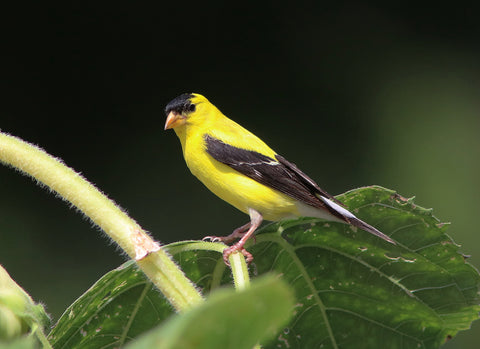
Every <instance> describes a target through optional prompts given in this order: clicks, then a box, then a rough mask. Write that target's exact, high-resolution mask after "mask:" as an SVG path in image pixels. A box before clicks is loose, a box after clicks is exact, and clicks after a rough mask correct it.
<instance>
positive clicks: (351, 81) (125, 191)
mask: <svg viewBox="0 0 480 349" xmlns="http://www.w3.org/2000/svg"><path fill="white" fill-rule="evenodd" d="M472 3H473V2H472ZM479 9H480V8H479V6H478V5H476V6H472V5H467V3H465V4H464V3H462V2H461V1H459V2H458V1H457V2H455V3H448V2H434V3H432V4H427V3H419V2H412V3H410V4H409V3H408V2H401V3H398V2H391V3H390V2H380V1H379V2H374V1H356V2H353V1H352V2H338V3H337V2H335V3H334V2H331V1H316V2H293V1H292V2H286V1H277V2H274V1H264V2H248V1H247V2H225V1H218V2H214V1H210V2H192V3H190V2H188V1H181V2H167V3H162V2H156V3H155V4H145V3H143V4H140V3H134V2H121V1H119V2H115V3H114V4H109V3H108V2H105V3H103V2H95V3H93V2H92V3H91V4H90V5H89V3H88V2H77V3H76V4H73V3H61V4H60V3H55V4H48V3H43V2H42V3H40V2H32V3H30V4H29V3H24V2H22V3H20V2H18V5H13V4H10V5H9V7H8V8H7V7H5V5H2V9H1V11H0V33H1V34H0V35H1V41H0V47H1V55H0V101H1V103H0V129H2V131H4V132H8V133H10V134H13V135H16V136H19V137H21V138H23V139H25V140H28V141H30V142H32V143H35V144H37V145H39V146H41V147H42V148H44V149H45V150H47V151H48V152H49V153H51V154H53V155H55V156H57V157H60V158H62V159H63V160H64V161H65V162H66V163H67V164H68V165H69V166H71V167H73V168H74V169H76V170H77V171H80V172H81V173H82V174H83V175H84V176H85V177H87V178H88V179H89V180H90V181H92V182H93V183H95V184H96V185H97V186H98V187H99V188H100V189H101V190H102V191H104V192H105V193H107V194H108V195H109V196H110V197H111V198H113V199H114V200H115V201H116V202H117V203H119V204H120V205H121V206H122V207H123V208H125V209H126V210H127V211H128V212H129V213H130V214H131V216H133V217H134V218H135V219H136V220H137V221H138V222H139V223H140V224H141V225H142V226H143V227H144V228H145V229H147V230H149V231H150V232H152V234H153V235H154V236H155V238H156V239H158V240H160V241H162V242H165V243H167V242H172V241H177V240H181V239H195V238H201V237H202V236H204V235H207V234H209V235H210V234H213V235H215V234H219V235H221V234H225V233H228V232H229V231H230V230H231V229H232V228H234V227H237V226H239V225H240V224H243V223H244V222H245V221H246V220H247V217H246V216H245V215H243V214H242V213H239V212H237V211H236V210H235V209H234V208H232V207H230V206H228V205H227V204H225V203H223V202H222V201H220V200H219V199H217V198H215V197H214V196H213V195H212V194H211V193H209V192H208V191H207V190H206V189H204V188H203V187H202V185H201V184H200V183H199V182H197V180H196V179H195V178H193V177H192V176H191V175H190V173H189V172H188V170H187V168H186V166H185V164H184V162H183V159H182V157H181V150H180V144H179V142H178V140H177V138H176V136H175V135H174V133H173V131H169V132H164V131H163V124H164V120H165V115H164V112H163V109H164V106H165V104H166V103H167V102H168V101H169V100H171V99H172V98H174V97H176V96H177V95H179V94H181V93H183V92H199V93H202V94H205V95H206V96H207V97H208V98H209V99H210V100H211V101H212V102H213V103H214V104H216V105H217V106H218V107H219V108H220V109H221V110H222V111H224V113H226V114H227V115H228V116H230V117H231V118H233V119H235V120H236V121H238V122H239V123H240V124H242V125H244V126H245V127H247V128H248V129H250V130H252V131H254V132H255V133H256V134H257V135H259V136H260V137H262V138H263V139H264V140H266V141H267V142H268V143H269V144H270V145H271V146H272V147H273V148H274V149H275V150H276V151H277V152H279V153H281V154H282V155H283V156H285V157H286V158H287V159H290V160H291V161H294V162H295V163H297V165H299V166H300V167H301V168H302V169H303V170H304V171H305V172H306V173H308V174H309V175H310V176H311V177H313V178H314V179H316V180H317V181H318V182H319V183H320V185H321V186H322V187H324V188H325V189H326V190H328V191H329V192H331V193H332V194H338V193H341V192H344V191H346V190H349V189H352V188H355V187H359V186H364V185H370V184H378V185H382V186H385V187H387V188H390V189H394V190H397V191H398V192H399V193H400V194H401V195H403V196H407V197H410V196H416V202H417V204H419V205H421V206H425V207H433V208H434V213H435V215H436V216H437V217H438V218H439V219H440V220H442V221H447V222H451V223H452V224H451V227H450V230H449V233H450V235H451V236H452V238H453V239H454V240H455V241H456V242H457V243H459V244H461V245H462V249H461V250H462V252H464V253H466V254H469V255H472V257H471V258H470V259H469V261H470V262H471V263H472V264H473V265H475V266H477V267H479V266H480V249H479V243H480V235H479V234H478V221H477V218H478V216H479V208H480V207H479V205H478V198H479V194H480V186H479V185H478V180H479V178H480V176H479V172H480V171H479V167H480V165H479V155H480V137H479V131H480V119H479V113H480V99H479V96H480V40H479V37H480V21H479V20H478V13H479V11H478V10H479ZM123 261H125V257H124V256H122V255H121V253H120V252H119V251H118V249H116V247H115V246H114V245H112V244H111V243H110V242H109V241H108V239H107V238H106V237H105V236H104V235H103V234H102V233H101V232H99V231H98V230H97V229H96V228H95V227H92V225H91V223H89V222H88V221H87V220H85V219H84V218H83V217H82V216H81V215H80V214H79V213H78V212H76V211H75V210H74V209H70V208H69V206H68V205H66V204H65V203H64V202H62V201H61V200H60V199H58V198H55V196H54V195H52V194H51V193H49V192H48V191H46V190H45V189H42V188H40V187H39V186H36V185H35V184H34V182H32V181H31V180H30V179H29V178H26V177H24V176H21V175H20V174H19V173H17V172H15V171H13V170H12V169H10V168H7V167H4V166H2V167H0V263H1V264H3V265H4V266H5V267H6V269H7V270H8V271H9V273H10V274H11V275H12V277H14V278H15V279H16V280H17V281H18V282H19V284H20V285H21V286H23V287H24V288H25V289H27V290H28V291H29V292H30V293H31V295H32V296H33V297H34V298H35V299H36V300H38V301H41V302H44V303H45V304H46V305H47V308H48V310H49V312H50V313H51V314H52V315H53V317H54V319H57V318H58V317H59V316H60V315H61V313H62V311H63V310H64V309H65V308H66V306H68V305H69V304H70V303H71V302H72V301H74V300H75V299H76V298H77V297H78V296H79V295H80V294H81V293H82V292H83V291H85V290H86V289H87V288H88V287H89V286H90V285H91V284H92V283H93V282H94V281H95V280H97V279H98V278H99V277H100V276H101V275H103V274H104V273H105V272H107V271H109V270H110V269H112V268H115V267H116V266H118V265H119V264H120V263H122V262H123ZM479 341H480V323H475V324H474V326H473V330H472V331H468V332H463V333H461V334H459V335H458V337H456V338H455V339H454V340H452V341H450V342H449V343H447V344H446V345H445V348H477V347H478V343H479Z"/></svg>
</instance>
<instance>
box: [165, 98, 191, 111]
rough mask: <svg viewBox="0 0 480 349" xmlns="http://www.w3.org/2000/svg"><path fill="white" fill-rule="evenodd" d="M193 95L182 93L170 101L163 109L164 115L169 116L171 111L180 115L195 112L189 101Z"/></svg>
mask: <svg viewBox="0 0 480 349" xmlns="http://www.w3.org/2000/svg"><path fill="white" fill-rule="evenodd" d="M193 97H194V96H193V94H191V93H184V94H182V95H180V96H178V97H176V98H174V99H172V100H171V101H170V103H168V104H167V106H166V107H165V114H167V115H168V114H169V113H170V112H171V111H174V112H177V113H179V114H182V113H184V112H192V111H194V110H195V104H192V102H191V101H190V100H191V99H192V98H193Z"/></svg>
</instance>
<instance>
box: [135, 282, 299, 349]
mask: <svg viewBox="0 0 480 349" xmlns="http://www.w3.org/2000/svg"><path fill="white" fill-rule="evenodd" d="M293 303H294V298H293V294H292V292H291V291H290V289H289V288H288V287H287V285H286V284H285V283H284V282H283V281H281V280H280V279H278V278H275V277H272V276H270V277H264V278H262V279H258V280H255V282H253V283H252V286H251V287H250V288H248V289H246V290H243V291H240V292H236V291H235V290H234V289H233V288H226V289H219V290H217V291H214V292H213V293H212V295H211V296H210V297H209V298H208V299H207V301H206V302H204V303H203V304H201V305H200V306H198V307H195V308H194V309H192V310H190V311H188V312H186V313H183V314H180V315H176V316H174V317H173V318H171V319H170V320H169V321H168V322H167V323H166V324H164V325H163V326H161V327H160V328H159V329H157V330H155V331H151V332H150V333H148V334H147V335H145V336H144V337H142V338H140V339H139V340H138V341H134V342H132V344H131V345H129V346H128V348H129V349H143V348H162V349H174V348H178V349H180V348H181V349H189V348H190V349H211V348H231V349H237V348H238V349H241V348H244V349H251V348H253V347H254V345H255V344H256V343H258V342H260V341H264V340H267V339H270V338H272V337H273V336H274V335H275V334H276V333H277V332H278V330H279V329H280V326H282V325H285V324H286V323H287V321H288V319H289V318H290V315H291V312H292V309H293Z"/></svg>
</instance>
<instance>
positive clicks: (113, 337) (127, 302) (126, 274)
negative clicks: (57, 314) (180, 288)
mask: <svg viewBox="0 0 480 349" xmlns="http://www.w3.org/2000/svg"><path fill="white" fill-rule="evenodd" d="M185 244H187V245H188V243H187V242H184V243H177V244H173V245H172V250H173V251H175V248H178V247H179V246H181V245H185ZM178 257H179V261H180V264H181V266H182V268H183V270H184V271H187V274H188V276H189V277H190V279H191V280H192V281H193V282H195V283H196V284H197V285H199V287H200V288H202V289H204V290H205V292H208V291H209V289H210V287H212V286H215V285H217V286H218V285H219V284H220V283H228V282H229V276H228V275H229V274H228V272H227V269H226V268H225V265H224V264H223V262H221V258H220V255H219V254H218V253H216V252H213V251H187V252H183V253H181V254H179V255H178ZM215 270H217V271H216V272H215ZM222 280H223V281H222ZM172 313H173V310H172V308H171V306H170V304H169V303H168V302H167V301H166V300H165V298H163V296H162V295H161V294H160V293H159V292H158V290H156V289H155V288H154V287H153V285H152V284H151V283H150V281H149V280H148V279H146V277H145V276H144V274H143V273H142V272H141V271H140V270H138V268H137V267H136V265H135V263H133V262H132V261H130V262H127V263H125V264H123V265H122V266H121V267H119V268H117V269H115V270H112V271H111V272H109V273H107V274H105V275H104V276H103V277H102V278H101V279H100V280H98V281H97V282H96V283H95V284H94V285H93V286H92V287H91V288H90V289H89V290H87V291H86V292H85V293H84V294H83V295H82V296H81V297H80V298H79V299H77V300H76V301H75V302H74V303H73V304H72V305H71V306H70V307H69V308H68V309H67V310H66V312H65V313H64V314H63V315H62V317H61V318H60V320H59V321H58V323H57V325H56V326H55V327H54V328H53V330H52V332H51V333H50V335H49V339H50V341H51V343H52V345H53V346H54V348H55V349H60V348H92V349H94V348H95V349H96V348H118V347H120V346H122V345H123V344H125V343H126V342H128V341H130V340H132V339H133V338H136V337H137V336H139V335H140V334H142V333H143V332H145V331H147V330H149V329H151V328H153V327H155V326H157V325H158V324H160V323H161V322H162V321H163V320H164V319H166V318H167V317H168V316H170V315H171V314H172Z"/></svg>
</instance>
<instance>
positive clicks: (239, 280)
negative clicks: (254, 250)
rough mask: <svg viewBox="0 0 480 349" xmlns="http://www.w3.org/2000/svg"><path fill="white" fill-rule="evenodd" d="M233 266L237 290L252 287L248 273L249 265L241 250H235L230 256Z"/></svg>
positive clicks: (231, 265) (229, 259)
mask: <svg viewBox="0 0 480 349" xmlns="http://www.w3.org/2000/svg"><path fill="white" fill-rule="evenodd" d="M228 261H229V262H230V267H231V268H232V275H233V281H234V283H235V289H236V290H237V291H242V290H245V289H246V288H249V287H250V277H249V275H248V266H247V262H246V261H245V257H244V256H243V255H242V254H241V253H240V252H235V253H232V254H231V255H230V257H229V258H228Z"/></svg>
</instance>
